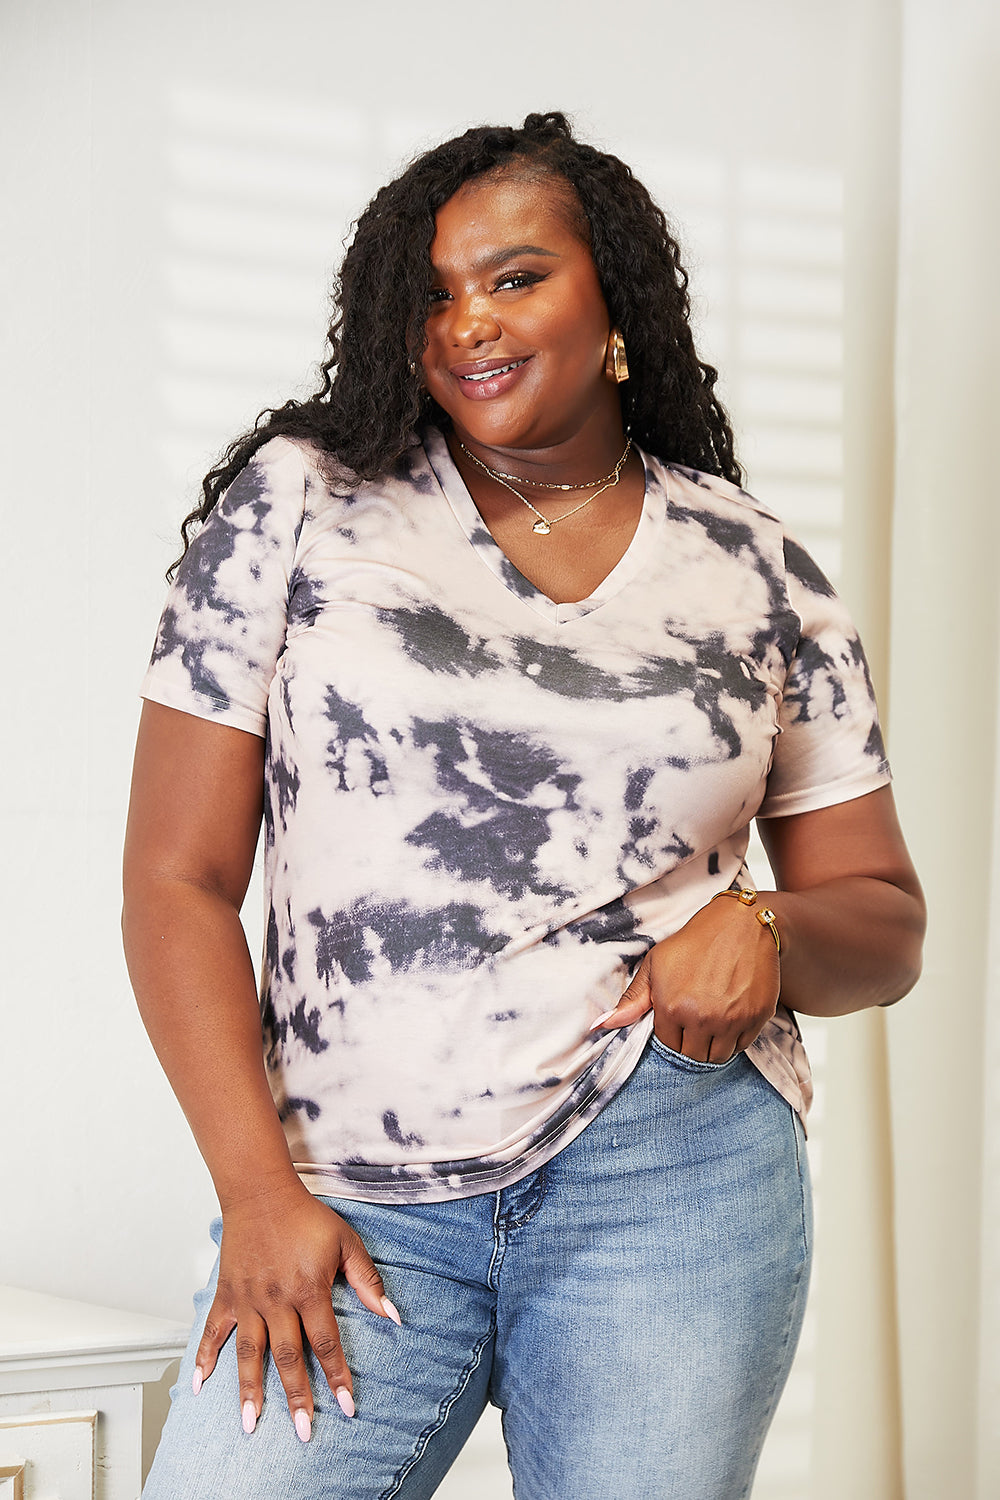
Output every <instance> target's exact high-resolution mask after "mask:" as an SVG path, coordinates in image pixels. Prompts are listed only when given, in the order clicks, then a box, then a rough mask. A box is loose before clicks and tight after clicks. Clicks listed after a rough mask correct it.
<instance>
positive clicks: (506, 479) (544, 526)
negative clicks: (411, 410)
mask: <svg viewBox="0 0 1000 1500" xmlns="http://www.w3.org/2000/svg"><path fill="white" fill-rule="evenodd" d="M458 446H459V447H460V448H461V450H462V452H463V453H464V454H465V456H466V458H470V459H471V460H472V462H473V463H474V464H476V465H477V466H478V467H479V468H480V469H482V470H483V471H484V472H485V473H487V474H488V475H489V476H490V478H491V479H495V480H496V482H497V483H498V484H502V485H503V487H504V489H506V490H510V492H511V494H512V495H516V496H517V498H518V499H519V500H520V501H521V503H522V505H526V506H527V507H528V509H529V510H530V511H532V512H533V513H534V515H536V516H537V517H538V520H537V521H536V522H535V524H534V525H533V526H532V528H531V529H532V531H533V532H534V533H535V535H536V536H548V535H549V532H550V531H551V530H552V528H553V526H558V524H559V522H560V521H568V520H569V518H570V516H575V515H578V514H579V513H580V511H581V510H583V509H584V508H585V507H586V506H588V505H589V504H590V503H591V501H593V500H596V499H597V497H598V495H603V494H604V491H605V490H610V489H613V488H614V486H615V485H616V484H617V483H618V481H619V479H620V478H621V473H622V469H623V468H624V467H625V460H626V459H627V458H628V456H629V453H630V451H631V448H632V439H631V438H626V439H625V447H624V448H623V449H622V456H621V458H620V459H619V460H618V462H617V463H616V464H615V466H614V468H613V469H612V470H611V473H610V474H605V475H604V478H603V479H591V480H588V481H587V482H586V483H585V484H551V483H550V482H548V481H547V480H544V479H520V478H518V476H517V475H516V474H505V473H503V472H502V470H500V469H491V468H490V466H489V464H486V463H483V460H482V459H481V458H477V457H476V455H475V454H474V453H470V452H469V450H468V448H467V447H466V446H465V444H464V443H463V442H462V440H461V438H459V440H458ZM512 479H517V482H518V484H531V485H534V486H535V487H536V488H538V489H543V490H589V489H590V488H591V486H592V485H596V486H597V488H596V489H595V490H594V493H593V494H592V495H588V496H587V499H586V500H583V501H581V503H580V504H579V505H574V507H573V509H572V510H567V511H564V512H563V514H562V515H561V516H551V517H549V516H543V515H542V512H541V511H540V510H539V509H538V507H537V506H536V505H532V503H531V501H530V500H529V499H528V497H527V496H526V495H522V494H521V491H520V490H516V489H515V488H514V486H513V484H511V483H510V481H511V480H512Z"/></svg>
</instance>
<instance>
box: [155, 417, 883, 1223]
mask: <svg viewBox="0 0 1000 1500" xmlns="http://www.w3.org/2000/svg"><path fill="white" fill-rule="evenodd" d="M645 468H646V493H645V500H644V504H643V509H642V515H641V519H640V521H639V525H638V528H637V530H636V533H635V536H634V537H633V540H632V542H631V544H630V546H629V547H628V550H627V551H626V553H625V555H624V556H623V557H622V559H621V561H620V562H619V563H618V565H617V566H616V567H615V568H614V569H613V570H612V572H611V573H610V574H609V576H608V577H607V578H606V579H605V580H604V582H603V583H602V584H600V585H599V587H598V588H597V589H596V590H595V591H594V593H593V594H591V595H590V596H589V597H588V598H586V599H583V600H581V601H580V602H579V603H574V604H556V603H553V602H552V601H551V600H550V599H549V598H548V597H546V596H545V595H544V594H542V593H541V592H540V591H539V590H538V589H537V588H535V587H534V585H533V584H531V583H530V582H529V581H528V580H527V579H526V578H525V577H524V576H523V575H522V574H521V573H520V572H518V570H517V569H516V568H514V567H513V566H512V564H511V563H510V562H509V561H508V559H507V558H506V557H505V555H504V554H503V553H502V552H501V551H500V549H499V548H498V546H497V545H496V543H495V542H494V541H493V538H492V537H491V535H490V533H489V531H488V530H487V529H486V527H485V526H484V524H483V522H482V520H481V518H480V516H479V513H478V511H477V510H476V507H475V505H474V503H473V501H472V499H471V497H470V496H469V493H468V491H467V490H466V488H465V486H464V484H463V482H462V479H461V477H460V475H459V473H458V471H457V469H456V468H455V465H454V463H453V462H452V459H451V456H450V454H449V452H448V448H447V446H446V444H445V442H444V439H443V437H442V436H441V434H440V433H438V432H436V431H433V430H432V431H430V432H429V433H427V435H426V436H425V438H424V440H423V442H422V443H419V444H415V445H414V446H413V447H412V448H411V449H410V450H409V451H408V453H407V454H406V455H405V456H404V458H403V460H402V461H401V462H400V464H399V465H398V466H397V468H396V469H395V470H394V471H393V472H392V473H391V474H390V475H388V476H387V477H385V478H384V479H381V480H379V481H377V482H372V483H355V484H353V485H352V484H347V483H345V482H343V481H342V480H341V481H338V480H337V479H336V478H334V479H329V478H325V477H324V471H323V469H322V468H321V465H320V462H319V460H318V456H317V454H316V453H315V452H314V451H313V450H312V449H311V448H310V447H309V446H308V445H307V444H304V443H300V442H297V441H291V440H288V439H285V438H276V439H272V440H271V441H270V442H268V443H267V445H266V446H265V447H263V448H261V449H260V451H259V452H258V453H257V455H256V456H255V458H254V459H253V461H252V462H251V463H250V464H249V465H248V466H247V467H246V469H244V470H243V472H242V473H241V474H240V475H239V476H238V477H237V479H236V480H235V481H234V482H233V484H232V485H231V487H230V489H229V491H228V492H227V494H226V495H225V496H224V498H223V500H222V501H221V503H220V504H219V506H218V508H217V509H216V510H215V511H214V512H213V513H212V515H211V516H210V518H209V520H208V521H207V523H206V524H205V526H204V528H203V529H202V531H201V532H200V534H199V535H198V537H197V538H196V540H195V542H194V544H193V545H192V547H191V549H190V551H189V552H188V554H187V556H186V558H185V559H184V562H183V563H182V564H181V567H180V569H179V571H178V573H177V577H176V579H175V582H174V584H173V585H172V589H171V593H170V595H169V599H168V602H167V607H166V609H165V611H164V614H163V618H162V621H161V624H160V629H159V634H158V636H157V641H156V646H155V650H154V653H153V660H152V664H151V666H150V669H149V673H148V675H147V676H146V678H145V681H144V684H143V689H142V691H143V694H144V696H146V697H147V698H150V699H153V700H155V701H156V702H158V703H162V704H165V705H167V706H169V707H172V708H175V709H180V710H182V711H183V712H185V713H190V714H195V715H198V716H199V717H201V718H205V719H210V720H213V721H215V722H216V723H219V724H225V725H230V726H233V727H235V728H237V729H241V730H245V731H247V732H248V733H250V734H255V735H261V736H264V737H265V738H266V772H265V776H266V781H265V799H264V807H265V830H266V852H265V886H266V904H267V936H266V944H265V953H264V956H263V965H262V977H261V1016H262V1024H263V1047H264V1055H265V1060H266V1066H267V1070H268V1074H269V1077H270V1081H271V1087H272V1090H273V1094H274V1099H275V1102H276V1104H277V1107H278V1110H279V1111H280V1114H281V1118H282V1120H283V1121H284V1127H285V1131H286V1134H287V1138H288V1142H289V1146H290V1149H291V1153H292V1158H293V1160H294V1162H295V1164H296V1168H297V1170H298V1172H299V1173H300V1175H301V1177H302V1179H303V1181H304V1182H305V1183H306V1185H307V1186H308V1187H309V1188H310V1189H312V1190H313V1191H314V1192H317V1193H328V1194H335V1195H341V1196H345V1197H349V1198H364V1199H370V1200H380V1201H389V1202H406V1201H409V1200H412V1199H418V1198H423V1199H433V1198H447V1197H449V1196H453V1195H455V1196H467V1195H470V1194H472V1193H478V1192H485V1191H490V1190H494V1189H497V1188H500V1187H503V1186H506V1185H508V1184H510V1183H512V1182H515V1181H517V1180H518V1179H519V1178H520V1177H523V1176H525V1175H526V1174H527V1173H528V1172H531V1171H533V1170H535V1169H536V1168H537V1167H539V1166H540V1165H541V1164H542V1163H543V1162H545V1161H546V1160H548V1159H549V1158H550V1157H552V1156H553V1155H555V1153H556V1152H557V1151H558V1150H559V1149H560V1148H561V1147H562V1146H564V1145H566V1144H567V1143H568V1142H569V1141H570V1140H571V1139H572V1138H573V1137H574V1136H575V1135H576V1134H577V1133H578V1132H579V1131H581V1130H582V1129H583V1128H584V1126H585V1125H586V1124H587V1122H588V1121H589V1120H591V1119H592V1118H593V1117H594V1116H595V1115H596V1114H597V1113H598V1112H599V1111H600V1110H601V1108H602V1107H603V1106H604V1105H605V1104H606V1103H607V1102H608V1100H609V1099H610V1098H611V1097H612V1095H613V1094H614V1093H615V1091H616V1090H617V1089H618V1088H620V1087H621V1085H622V1084H623V1083H624V1082H625V1080H626V1079H627V1077H628V1075H629V1073H630V1071H631V1070H632V1069H633V1068H634V1066H635V1065H636V1063H637V1061H638V1059H639V1056H640V1054H641V1052H642V1050H643V1048H644V1046H645V1044H646V1042H647V1039H648V1037H649V1033H650V1030H651V1025H652V1018H651V1016H647V1017H644V1018H643V1020H642V1021H640V1022H639V1023H637V1024H636V1025H634V1026H632V1027H631V1028H628V1029H622V1030H618V1031H614V1032H611V1033H604V1032H599V1033H591V1032H590V1031H589V1030H588V1028H589V1026H590V1024H591V1022H592V1021H593V1020H594V1019H595V1018H596V1017H597V1016H598V1015H600V1014H601V1013H602V1012H604V1011H607V1010H609V1009H611V1007H612V1006H614V1005H615V1003H616V1002H617V1001H618V999H619V998H620V996H621V993H622V990H623V988H624V987H625V985H626V984H627V982H628V980H629V977H630V975H631V973H632V972H633V970H634V968H635V965H636V964H637V962H638V961H639V959H640V958H641V957H642V955H643V954H644V953H645V952H646V951H647V950H648V949H649V948H650V947H651V946H652V944H653V943H655V942H657V941H658V940H660V939H661V938H664V937H666V936H667V935H669V934H670V933H672V932H674V931H676V929H677V928H679V927H680V926H681V925H682V924H683V923H684V922H685V921H687V919H688V918H689V917H690V916H691V915H692V914H693V913H694V912H696V911H697V910H698V909H699V908H700V907H701V906H703V905H704V904H705V902H706V901H708V900H709V898H710V897H711V896H712V895H713V894H714V893H715V892H716V891H720V890H723V889H725V888H726V887H727V886H729V885H730V884H731V883H732V882H733V881H734V880H735V879H737V878H740V879H743V880H746V879H748V878H749V877H748V874H747V872H746V870H745V867H744V856H745V853H746V849H747V839H748V830H749V824H750V821H751V819H752V818H753V817H754V815H755V814H756V813H761V814H766V815H768V816H780V815H783V814H790V813H798V812H804V811H809V810H812V809H814V808H820V807H825V806H828V805H832V804H834V803H837V802H843V801H848V800H849V799H851V798H853V797H858V796H861V795H862V794H864V793H866V792H870V791H873V790H874V789H875V788H877V787H880V786H882V785H884V784H885V782H886V781H887V780H888V778H889V771H888V767H887V765H886V761H885V756H884V752H883V747H882V740H881V736H880V734H879V729H878V723H877V718H876V710H875V706H874V702H873V698H872V693H871V685H870V682H869V678H868V673H867V669H866V666H865V661H864V656H863V654H862V650H861V646H860V644H859V641H858V638H857V635H856V633H855V631H854V629H853V628H852V626H851V623H850V620H849V618H848V616H847V614H846V612H845V610H844V608H843V606H842V604H841V603H840V601H839V600H838V599H837V597H836V595H835V594H834V592H833V590H832V589H831V587H830V585H829V584H828V583H827V581H826V579H825V578H824V577H823V575H822V573H821V572H820V571H819V569H818V568H817V567H816V565H815V563H813V562H812V560H811V559H810V558H809V556H808V555H807V554H806V553H805V552H804V551H803V550H802V548H801V547H800V546H798V545H797V544H796V543H795V542H793V541H791V540H790V539H789V538H788V537H787V536H786V535H785V534H784V533H783V530H782V527H781V525H780V523H779V522H778V521H777V520H776V519H775V518H774V517H773V516H772V515H771V514H770V513H769V512H768V511H767V510H765V509H764V508H763V507H762V506H760V505H759V504H758V503H757V502H756V501H755V500H753V499H752V498H751V497H750V496H749V495H747V494H745V493H744V492H743V491H742V490H740V489H738V488H737V487H736V486H735V485H732V484H730V483H728V482H726V481H725V480H722V479H718V478H714V477H712V476H708V475H704V474H700V473H697V472H695V471H692V470H688V469H684V468H681V467H678V466H677V465H669V464H664V463H661V462H659V461H658V460H657V459H654V458H649V457H646V458H645ZM528 520H529V521H530V517H529V518H528ZM544 545H545V543H544V542H542V541H540V542H539V546H544ZM749 1056H750V1058H751V1059H752V1061H753V1062H754V1063H755V1064H756V1066H757V1067H758V1068H759V1069H760V1071H761V1073H762V1074H763V1075H764V1076H765V1077H766V1078H767V1079H769V1080H770V1082H771V1083H772V1084H773V1085H774V1087H775V1088H777V1089H778V1090H779V1091H780V1093H781V1094H782V1095H783V1096H784V1097H785V1098H786V1099H787V1100H788V1102H789V1104H790V1105H791V1106H792V1107H793V1108H794V1109H796V1110H797V1111H799V1112H800V1113H802V1112H804V1110H805V1108H806V1107H807V1105H808V1102H809V1071H808V1065H807V1063H806V1059H805V1054H804V1052H803V1049H802V1045H801V1042H800V1040H799V1038H798V1031H797V1028H796V1025H795V1021H794V1018H793V1017H792V1016H791V1014H790V1013H789V1012H788V1011H787V1010H785V1009H784V1008H783V1007H779V1009H778V1013H777V1015H776V1016H775V1018H774V1020H773V1021H772V1022H770V1023H769V1025H768V1026H767V1027H765V1029H764V1031H763V1032H762V1033H761V1035H760V1037H759V1038H758V1039H757V1041H756V1042H755V1043H754V1044H753V1046H752V1047H751V1048H750V1050H749Z"/></svg>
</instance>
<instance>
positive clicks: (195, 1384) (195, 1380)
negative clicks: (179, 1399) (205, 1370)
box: [191, 1365, 205, 1396]
mask: <svg viewBox="0 0 1000 1500" xmlns="http://www.w3.org/2000/svg"><path fill="white" fill-rule="evenodd" d="M204 1378H205V1377H204V1375H203V1374H202V1373H201V1365H195V1367H194V1374H193V1375H192V1376H191V1389H192V1390H193V1391H194V1393H195V1395H196V1396H197V1394H198V1392H199V1391H200V1390H201V1383H202V1381H203V1380H204Z"/></svg>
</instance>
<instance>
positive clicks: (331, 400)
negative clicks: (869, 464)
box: [175, 111, 743, 566]
mask: <svg viewBox="0 0 1000 1500" xmlns="http://www.w3.org/2000/svg"><path fill="white" fill-rule="evenodd" d="M506 171H515V172H517V173H518V175H519V176H524V177H528V178H529V179H538V178H545V177H550V178H553V179H555V184H554V185H558V187H559V188H562V187H563V185H564V184H566V183H568V184H569V185H570V188H571V189H572V191H565V190H563V191H562V192H561V193H560V197H561V198H562V207H563V209H564V211H565V212H567V214H568V215H569V217H570V218H571V219H572V220H573V221H574V225H575V227H576V228H578V229H579V231H580V233H581V235H582V236H583V237H584V238H585V239H587V240H588V242H589V245H590V249H591V252H592V254H593V257H594V264H595V266H596V268H597V274H598V277H599V279H600V283H601V287H602V290H603V292H604V298H605V301H606V303H607V306H608V312H609V314H610V317H611V321H612V325H613V326H617V327H618V328H620V329H621V332H622V336H623V338H624V340H625V347H626V350H627V352H628V362H629V374H630V379H629V382H628V384H627V386H625V387H623V394H624V396H625V399H626V403H627V405H626V412H625V415H626V420H627V422H628V426H629V430H630V432H631V435H632V439H633V441H634V442H636V443H637V444H638V445H639V446H640V447H642V448H645V449H647V450H648V451H649V452H651V453H655V454H656V455H658V456H659V457H660V458H663V459H666V460H667V461H670V462H675V463H680V464H684V465H686V466H689V467H691V468H695V469H701V470H704V471H705V472H706V473H709V474H720V475H722V476H723V477H724V478H726V479H731V480H732V481H733V482H734V483H736V484H741V483H742V480H743V474H742V470H741V468H740V466H739V464H738V463H737V461H736V456H735V452H734V443H733V433H732V428H731V427H730V423H729V419H728V417H727V414H726V412H725V410H724V408H723V407H722V405H721V404H720V402H719V400H718V398H717V397H716V395H715V382H716V380H717V378H718V374H717V371H716V370H715V369H713V367H712V366H711V365H708V364H705V363H704V361H702V360H700V359H699V358H698V356H697V354H696V352H695V347H694V341H693V339H692V337H691V328H690V322H689V317H690V299H689V297H688V276H687V272H686V271H685V269H684V267H683V265H682V264H681V259H680V251H679V249H678V246H677V242H676V240H675V239H674V238H673V236H672V235H671V233H670V229H669V226H668V224H667V220H666V218H665V217H664V215H663V213H662V211H661V210H660V209H659V208H658V207H657V205H656V204H655V203H654V202H653V200H652V198H651V197H650V195H649V193H648V192H647V191H646V189H645V188H644V187H643V185H642V183H640V182H638V181H637V180H636V178H635V177H634V176H633V174H632V171H631V168H629V167H628V166H626V164H625V163H624V162H623V161H619V159H618V158H617V157H616V156H610V155H608V154H607V153H606V152H603V151H598V150H596V148H595V147H593V146H588V145H585V144H583V143H582V142H580V141H577V140H576V139H574V137H573V134H572V132H571V130H570V126H569V122H568V120H567V119H566V116H565V115H563V114H561V113H559V112H557V111H553V112H551V113H549V114H531V115H528V117H527V119H526V120H525V122H524V124H523V125H522V126H521V127H520V129H517V128H515V127H513V126H509V125H481V126H478V127H477V128H476V129H473V130H467V131H466V132H465V134H464V135H460V136H457V137H456V138H455V139H454V140H450V141H445V143H444V144H443V145H441V146H435V147H434V148H433V150H430V151H427V152H425V153H424V154H423V155H422V156H419V157H417V158H416V160H415V161H413V162H412V163H411V164H410V166H409V167H407V169H406V171H405V172H403V173H402V175H401V176H399V177H397V178H396V179H395V181H394V182H390V183H389V184H388V185H387V186H386V187H384V188H382V189H381V191H380V192H379V193H377V194H376V195H375V197H374V198H373V199H372V201H371V203H370V204H369V205H368V207H367V208H366V209H365V211H364V213H363V214H362V215H361V217H360V218H359V219H358V221H357V226H356V229H355V234H354V239H353V242H352V243H351V245H350V247H349V248H348V250H347V253H346V255H345V257H344V261H343V265H342V266H341V270H340V275H339V277H338V279H337V282H336V284H335V287H334V292H333V306H334V312H335V315H334V318H333V322H332V324H331V326H330V330H329V333H328V340H329V346H330V352H329V357H328V358H327V359H326V360H325V361H324V362H323V364H322V365H321V366H320V369H321V373H322V381H321V383H320V388H319V390H318V391H317V392H316V393H315V395H313V396H310V397H309V398H308V399H306V400H304V401H297V400H291V401H286V402H285V404H284V405H283V406H279V407H276V408H273V409H268V410H266V411H264V412H262V413H261V414H260V416H259V417H258V418H257V422H256V425H255V426H254V428H253V430H252V431H251V432H249V433H245V434H244V435H243V436H242V437H240V438H237V439H236V441H235V442H234V443H232V444H231V445H230V447H229V448H228V449H227V450H226V452H225V454H224V455H223V457H222V459H221V460H220V462H219V463H218V464H217V465H216V467H215V468H213V469H212V470H211V471H210V472H209V473H208V474H207V475H206V477H205V480H204V482H203V485H202V492H203V498H202V501H201V503H200V504H199V505H198V506H197V507H196V508H195V509H194V510H193V511H192V512H191V513H190V515H188V516H187V517H186V518H185V520H184V523H183V526H182V528H181V531H182V535H183V538H184V550H185V551H186V550H187V547H188V544H189V541H190V532H191V528H192V527H193V526H194V525H195V524H196V523H198V522H201V521H204V520H205V519H206V518H207V516H208V515H209V514H210V512H211V511H212V510H213V508H214V507H215V505H216V504H217V503H218V500H219V497H220V496H221V495H222V493H223V491H224V490H225V489H226V487H227V486H228V485H229V484H230V483H231V482H232V480H233V479H234V478H235V477H236V475H237V474H238V473H239V472H240V470H241V469H242V468H243V467H244V466H245V465H246V464H247V463H248V461H249V460H250V459H251V458H252V456H253V455H254V453H256V451H257V449H258V448H260V447H261V446H262V445H263V444H264V443H266V442H267V441H268V439H269V438H272V437H276V436H279V435H283V436H291V437H302V438H308V439H310V440H311V441H312V442H313V443H314V444H315V445H316V446H317V447H318V448H319V449H320V450H321V451H323V452H326V453H328V454H330V455H331V457H332V458H333V459H335V460H336V462H337V465H338V467H340V466H342V467H343V468H346V469H347V470H349V471H351V472H352V473H353V474H354V475H355V476H357V478H359V479H373V478H375V477H376V476H377V475H379V474H382V473H385V472H386V471H387V470H388V469H390V468H391V467H392V465H393V464H394V463H395V462H396V460H397V459H398V458H399V456H400V454H401V453H402V452H403V451H404V449H406V448H407V447H408V446H409V445H410V444H411V443H412V441H413V437H414V434H419V433H420V432H421V431H422V430H423V429H424V428H425V427H426V426H427V425H429V424H435V425H438V426H447V425H448V418H447V416H446V414H445V413H444V412H443V411H442V410H441V408H440V407H439V406H438V405H437V403H436V402H434V401H433V399H432V398H431V397H430V396H429V395H428V394H427V392H426V391H425V390H424V389H423V386H422V381H421V374H420V356H421V353H422V351H423V344H424V321H425V317H426V310H427V307H428V301H429V294H430V290H431V264H430V247H431V242H432V240H433V238H434V231H435V215H436V213H437V211H438V209H439V208H441V207H442V205H443V204H445V203H446V202H447V201H448V199H449V198H451V197H452V196H453V195H454V193H456V192H457V191H458V189H459V188H460V187H462V186H463V184H465V183H467V182H469V181H470V180H471V179H473V178H479V177H484V176H487V177H488V176H490V175H498V174H501V173H504V172H506ZM581 210H582V216H581V212H580V211H581ZM376 393H377V394H376ZM175 566H176V565H175Z"/></svg>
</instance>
